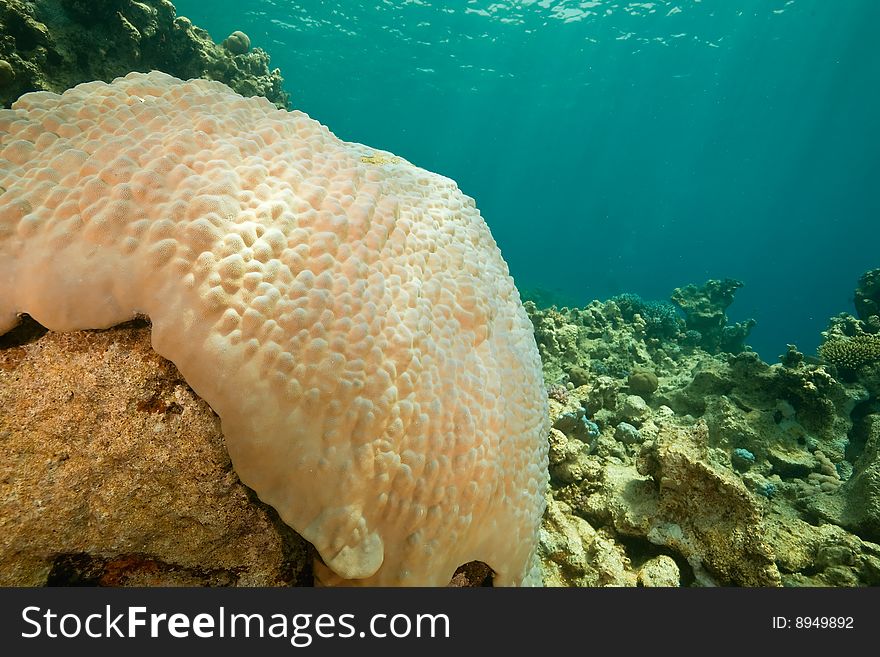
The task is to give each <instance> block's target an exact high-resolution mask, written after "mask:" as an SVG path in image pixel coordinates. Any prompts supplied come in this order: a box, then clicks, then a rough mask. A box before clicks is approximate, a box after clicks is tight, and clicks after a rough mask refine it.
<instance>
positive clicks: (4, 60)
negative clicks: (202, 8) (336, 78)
mask: <svg viewBox="0 0 880 657" xmlns="http://www.w3.org/2000/svg"><path fill="white" fill-rule="evenodd" d="M242 37H244V38H242ZM227 41H228V43H227V42H224V44H226V45H218V44H216V43H214V41H213V40H212V39H211V37H210V35H209V34H208V33H207V32H206V31H205V30H202V29H200V28H198V27H196V26H194V25H193V24H192V22H191V21H189V19H187V18H185V17H183V16H177V15H176V10H175V8H174V5H173V4H172V3H171V2H169V1H168V0H97V1H96V0H88V1H86V0H0V105H2V106H5V107H8V106H9V105H10V104H11V103H12V101H14V100H15V99H16V98H18V97H19V96H21V95H22V94H24V93H27V92H29V91H38V90H46V91H54V92H56V93H61V92H62V91H64V90H65V89H69V88H70V87H73V86H75V85H77V84H79V83H81V82H88V81H91V80H104V81H106V82H109V81H111V80H112V79H114V78H116V77H121V76H124V75H126V74H127V73H129V72H131V71H143V72H147V71H150V70H159V71H164V72H165V73H169V74H171V75H174V76H175V77H179V78H182V79H188V78H197V77H201V78H207V79H210V80H217V81H220V82H223V83H225V84H227V85H229V86H230V87H232V88H233V89H234V90H235V91H237V92H238V93H240V94H242V95H244V96H264V97H266V98H268V99H269V100H271V101H272V102H273V103H275V104H276V105H277V106H278V107H282V108H286V107H287V105H288V97H287V94H286V93H285V92H284V90H283V89H282V84H283V79H282V77H281V73H280V71H279V70H278V69H274V70H270V69H269V56H268V55H267V54H266V52H265V51H263V50H261V49H259V48H254V49H252V50H251V49H250V41H249V39H247V37H246V35H244V34H243V33H240V32H234V33H233V34H232V35H230V37H229V39H227Z"/></svg>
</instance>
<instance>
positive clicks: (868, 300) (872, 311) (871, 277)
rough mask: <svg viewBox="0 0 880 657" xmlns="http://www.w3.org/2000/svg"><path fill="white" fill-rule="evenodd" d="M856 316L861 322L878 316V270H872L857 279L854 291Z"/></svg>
mask: <svg viewBox="0 0 880 657" xmlns="http://www.w3.org/2000/svg"><path fill="white" fill-rule="evenodd" d="M855 305H856V314H857V315H858V316H859V319H860V320H862V321H863V322H867V321H868V319H869V318H870V317H871V316H880V269H872V270H871V271H867V272H865V273H864V274H862V275H861V276H860V277H859V284H858V287H857V288H856V291H855Z"/></svg>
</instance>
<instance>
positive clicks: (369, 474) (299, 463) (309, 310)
mask: <svg viewBox="0 0 880 657" xmlns="http://www.w3.org/2000/svg"><path fill="white" fill-rule="evenodd" d="M0 149H2V150H0V187H2V190H3V193H2V194H0V291H2V294H0V332H5V331H7V330H9V329H10V328H11V327H12V326H13V325H14V324H15V323H16V321H17V314H18V313H22V312H27V313H29V314H30V315H32V316H33V317H34V318H35V319H36V320H37V321H39V322H40V323H41V324H43V325H44V326H46V327H48V328H49V329H50V330H57V331H67V330H74V329H79V328H86V327H93V328H98V327H108V326H112V325H114V324H117V323H120V322H122V321H125V320H127V319H130V318H132V317H133V316H136V315H139V314H144V315H148V316H149V317H150V318H151V320H152V322H153V334H152V341H153V346H154V348H155V349H156V351H157V352H158V353H160V354H162V355H164V356H166V357H167V358H169V359H170V360H172V361H173V362H174V363H175V364H176V365H177V366H178V368H179V370H180V372H181V373H182V375H183V376H184V377H185V378H186V380H187V382H189V383H190V385H191V386H192V387H193V389H194V390H195V391H196V392H197V393H198V394H199V395H200V396H201V397H202V398H203V399H205V400H206V401H207V402H208V403H209V404H211V406H212V407H213V408H214V409H215V410H216V411H217V413H218V415H219V416H220V417H221V419H222V428H223V432H224V434H225V437H226V441H227V446H228V449H229V452H230V456H231V458H232V461H233V464H234V466H235V468H236V470H237V472H238V473H239V475H240V477H241V479H242V481H244V482H245V483H246V484H248V485H249V486H251V487H252V488H254V490H255V491H256V492H257V493H258V495H259V496H260V497H261V498H262V499H263V500H265V501H267V502H268V503H270V504H272V505H273V506H274V507H275V508H276V509H278V511H279V514H280V515H281V517H282V518H283V519H284V520H285V521H286V522H287V523H288V524H290V525H291V526H292V527H294V528H295V529H296V530H297V531H298V532H299V533H300V534H302V535H303V536H304V537H305V538H306V539H307V540H309V541H311V542H312V543H313V544H314V546H315V547H316V548H317V550H318V552H319V553H320V555H321V557H322V558H323V560H324V563H325V564H326V566H328V567H329V569H330V571H331V572H324V581H327V582H336V581H337V580H356V581H355V582H352V583H362V584H392V585H394V584H421V585H432V584H445V583H447V582H448V581H449V580H450V578H451V577H452V574H453V572H454V571H455V569H456V567H457V566H459V565H461V564H463V563H466V562H469V561H474V560H479V561H483V562H485V563H487V564H488V565H489V566H490V567H491V568H492V569H493V570H494V571H495V574H496V575H495V583H496V584H500V585H505V584H517V583H520V582H523V581H524V580H529V575H530V568H531V566H532V563H533V560H532V557H533V553H534V549H535V544H536V537H537V529H538V525H539V523H540V519H541V514H542V512H543V509H544V506H545V501H544V488H545V484H546V481H547V474H546V473H547V455H546V452H547V440H546V435H547V430H548V426H547V422H548V420H547V406H546V397H545V392H544V388H543V382H542V379H541V363H540V361H539V359H538V354H537V351H536V348H535V343H534V339H533V337H532V328H531V324H530V322H529V319H528V317H527V316H526V314H525V312H524V310H523V308H522V305H521V304H520V301H519V295H518V293H517V291H516V289H515V287H514V285H513V281H512V279H511V278H510V276H509V275H508V271H507V267H506V265H505V263H504V261H503V260H502V258H501V255H500V253H499V251H498V249H497V247H496V245H495V243H494V241H493V240H492V237H491V235H490V233H489V231H488V228H487V227H486V225H485V223H484V222H483V220H482V218H481V217H480V215H479V212H478V211H477V210H476V209H475V207H474V204H473V201H472V200H471V199H470V198H468V197H466V196H464V195H463V194H462V193H461V192H460V191H459V190H458V188H457V187H456V185H455V184H454V183H453V182H452V181H451V180H448V179H446V178H443V177H441V176H438V175H435V174H431V173H429V172H426V171H424V170H422V169H419V168H417V167H415V166H413V165H411V164H410V163H408V162H406V161H404V160H401V159H392V158H390V157H388V158H386V159H381V160H380V161H381V162H383V163H381V164H379V163H374V161H373V160H371V158H373V157H374V156H376V155H377V153H376V152H375V151H373V150H372V149H369V148H367V147H364V146H362V145H360V144H350V143H345V142H342V141H340V140H338V139H337V138H336V137H334V136H333V135H332V134H331V133H330V132H329V131H328V130H327V129H326V128H324V127H323V126H321V125H320V124H318V123H317V122H315V121H313V120H311V119H309V118H308V117H307V116H305V115H304V114H301V113H298V112H292V113H289V112H286V111H283V110H278V109H276V108H275V107H274V106H273V105H272V104H271V103H270V102H268V101H266V100H263V99H244V98H241V97H240V96H237V95H236V94H234V93H233V92H232V91H231V90H230V89H228V88H227V87H225V86H224V85H222V84H220V83H217V82H207V81H204V80H198V81H191V82H187V83H182V82H181V81H179V80H177V79H174V78H171V77H170V76H167V75H164V74H160V73H151V74H149V75H143V74H130V75H128V76H126V77H125V78H124V79H118V80H116V81H114V83H113V84H110V85H108V84H105V83H89V84H85V85H80V86H78V87H76V88H74V89H72V90H69V91H67V92H65V93H64V94H63V95H61V96H59V95H56V94H52V93H48V92H41V93H35V94H29V95H26V96H24V97H22V98H21V99H20V100H18V101H17V102H16V103H15V104H14V105H13V109H12V110H5V111H2V112H0ZM379 154H380V155H382V154H381V153H379ZM385 155H387V154H385ZM531 572H532V574H534V572H533V571H531Z"/></svg>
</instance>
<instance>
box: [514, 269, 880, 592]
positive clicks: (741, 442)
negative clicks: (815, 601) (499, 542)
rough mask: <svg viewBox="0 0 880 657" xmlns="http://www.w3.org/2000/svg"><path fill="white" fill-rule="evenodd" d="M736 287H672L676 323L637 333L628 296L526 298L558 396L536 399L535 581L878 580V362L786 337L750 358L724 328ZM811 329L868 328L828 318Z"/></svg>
mask: <svg viewBox="0 0 880 657" xmlns="http://www.w3.org/2000/svg"><path fill="white" fill-rule="evenodd" d="M863 279H864V277H863ZM738 287H739V284H738V283H737V282H736V281H730V280H728V281H726V282H725V281H710V282H709V283H707V284H706V285H705V286H702V287H697V286H693V285H691V286H686V287H683V288H679V289H678V290H676V292H674V293H673V299H675V300H677V302H678V304H679V306H680V307H681V308H682V310H683V312H684V313H685V316H686V319H685V320H684V322H682V324H683V325H681V326H679V328H678V330H676V331H673V330H663V331H658V330H656V329H655V330H649V329H648V323H647V322H646V321H645V319H644V316H643V315H642V312H641V311H642V310H643V309H644V307H643V305H640V304H643V303H644V302H642V301H641V300H640V299H639V298H638V297H636V296H635V295H620V296H618V297H614V298H612V299H610V300H608V301H605V302H599V301H594V302H592V303H590V304H589V305H588V306H586V307H585V308H555V307H552V308H538V307H537V306H536V305H535V304H531V303H527V304H526V308H527V310H528V312H529V314H530V316H531V319H532V323H533V325H534V327H535V335H536V339H537V341H538V344H539V350H540V352H541V355H542V358H543V361H544V362H543V368H544V376H545V379H546V381H547V383H548V385H550V384H552V385H555V386H559V387H562V389H565V391H566V397H565V403H564V404H554V403H553V402H551V403H550V409H551V421H552V422H553V426H554V429H553V430H552V431H551V439H550V463H551V465H550V474H551V490H550V497H551V500H552V502H551V505H550V507H549V510H548V517H547V518H545V527H544V531H543V532H542V545H541V552H540V553H541V555H542V558H543V559H544V571H545V579H546V583H548V584H551V585H585V584H589V585H596V584H615V585H634V584H635V585H643V586H646V585H650V584H651V583H654V584H656V583H658V582H665V583H666V584H670V583H671V584H672V585H715V584H722V585H740V586H777V585H784V586H820V585H821V586H828V585H831V586H836V585H845V586H853V585H876V584H880V546H878V545H877V544H876V542H877V541H880V531H878V530H880V454H878V446H880V403H878V391H880V385H878V379H880V377H878V369H880V368H877V367H875V366H874V364H873V361H872V362H866V363H863V364H862V365H861V366H860V367H859V368H857V369H855V370H850V369H845V368H842V367H839V365H840V363H838V364H835V363H833V362H830V361H831V358H829V357H828V355H827V349H828V347H824V348H823V349H820V355H824V356H825V357H824V358H823V359H822V360H819V359H816V358H810V357H806V356H804V354H802V353H801V352H799V351H798V350H797V347H796V346H794V345H789V347H788V349H787V351H786V353H785V354H783V355H782V356H781V357H780V362H779V363H776V364H767V363H765V362H763V361H762V360H761V359H760V358H759V357H758V356H757V354H755V353H753V352H751V351H748V350H743V345H742V340H741V338H742V336H744V335H746V334H747V331H746V330H745V329H743V328H738V329H736V330H735V331H734V333H735V334H736V335H737V338H736V339H733V340H729V339H725V337H724V329H725V328H729V326H728V322H727V319H726V316H725V311H726V309H727V307H728V306H729V304H730V302H731V301H732V299H733V293H734V291H735V290H736V289H737V288H738ZM679 321H680V320H679ZM750 325H751V323H749V326H748V328H750ZM653 326H655V327H656V326H658V323H657V322H654V323H653ZM667 326H670V324H667ZM740 326H742V325H740ZM697 327H699V328H697ZM696 331H699V336H695V335H694V332H696ZM824 337H825V340H826V343H825V344H826V345H827V344H828V343H830V342H832V343H837V342H843V341H846V342H849V341H854V340H858V341H865V342H868V341H871V340H873V339H874V338H875V337H876V331H873V329H872V324H870V323H869V322H867V321H862V320H859V319H857V318H855V317H852V316H850V315H841V316H839V317H837V318H833V319H832V321H831V325H830V327H829V330H828V331H826V332H825V333H824ZM871 344H873V343H871ZM823 352H824V353H823ZM838 373H840V374H846V376H838ZM585 420H589V421H590V422H592V423H593V424H595V426H596V427H597V428H598V433H597V434H596V435H590V434H589V433H588V432H587V431H586V430H585V429H584V426H585V425H584V421H585ZM551 513H552V516H551V515H549V514H551ZM554 531H558V532H561V533H562V534H563V536H562V537H560V536H559V535H558V534H554V533H553V532H554ZM563 545H564V546H565V547H566V549H569V550H571V552H570V553H569V554H570V555H571V556H570V557H567V556H565V555H564V550H563V549H562V546H563ZM598 546H602V549H601V551H600V550H599V549H598Z"/></svg>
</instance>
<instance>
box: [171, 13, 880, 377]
mask: <svg viewBox="0 0 880 657" xmlns="http://www.w3.org/2000/svg"><path fill="white" fill-rule="evenodd" d="M175 4H176V6H177V7H178V13H179V14H181V15H186V16H188V17H190V18H191V19H192V20H193V22H195V23H196V24H197V25H200V26H202V27H205V28H206V29H208V30H209V31H210V32H211V35H212V36H213V37H214V39H215V40H216V41H220V40H222V39H223V38H224V37H225V36H226V35H227V34H229V33H230V32H232V31H233V30H236V29H240V30H243V31H245V32H246V33H247V34H248V35H249V36H250V37H251V40H252V43H253V44H254V45H255V46H259V47H262V48H264V49H265V50H267V51H268V52H269V53H270V55H271V57H272V65H273V66H278V67H280V68H281V70H282V73H283V74H284V76H285V79H286V85H287V89H288V91H289V92H290V93H291V95H292V99H293V105H294V106H295V107H296V108H298V109H301V110H303V111H305V112H307V113H308V114H310V115H311V116H312V117H314V118H316V119H317V120H319V121H321V122H322V123H324V124H326V125H328V126H329V127H330V129H331V130H332V131H333V132H334V133H336V134H337V135H339V136H340V137H342V138H343V139H346V140H351V141H359V142H363V143H366V144H369V145H371V146H375V147H379V148H383V149H387V150H390V151H393V152H395V153H397V154H399V155H402V156H404V157H406V158H407V159H409V160H410V161H412V162H413V163H415V164H417V165H419V166H422V167H425V168H427V169H431V170H433V171H437V172H439V173H442V174H445V175H447V176H450V177H451V178H454V179H455V180H456V181H458V183H459V185H460V187H461V188H462V190H463V191H464V192H465V193H467V194H469V195H471V196H473V197H475V198H476V200H477V206H478V207H479V208H480V209H481V211H482V213H483V216H484V217H485V218H486V220H487V222H488V223H489V225H490V227H491V229H492V232H493V234H494V236H495V239H496V240H497V241H498V244H499V246H500V247H501V249H502V252H503V253H504V256H505V258H506V260H507V262H508V263H509V265H510V268H511V273H512V274H513V275H514V277H515V279H516V281H517V284H518V285H519V286H520V287H521V288H531V287H543V288H547V289H550V290H553V291H555V292H557V293H558V294H559V295H560V296H562V297H564V298H567V299H569V300H571V301H573V302H578V303H585V302H587V301H589V300H591V299H594V298H607V297H609V296H611V295H614V294H618V293H621V292H624V291H627V292H636V293H638V294H640V295H642V296H643V297H645V298H649V299H650V298H656V299H666V298H668V296H669V294H670V292H671V291H672V289H673V288H674V287H677V286H680V285H684V284H687V283H691V282H693V283H702V282H704V281H705V280H706V279H707V278H710V277H714V278H720V277H733V278H738V279H740V280H742V281H743V282H744V283H745V287H744V288H743V289H742V290H740V292H739V293H738V296H737V301H736V302H735V303H734V305H733V306H732V308H731V311H730V315H731V317H732V318H733V319H735V320H739V319H744V318H746V317H754V318H755V319H757V320H758V325H757V327H756V328H755V330H754V331H753V333H752V337H751V339H750V340H749V341H748V342H749V343H750V344H751V345H752V346H753V347H754V348H756V349H757V350H758V351H759V352H760V353H761V355H762V356H763V357H764V358H765V359H768V360H770V361H771V362H773V361H775V360H776V355H777V354H779V353H782V352H783V351H784V345H785V344H786V343H788V342H796V343H797V344H798V345H799V346H800V348H801V349H802V350H805V351H808V352H811V353H812V352H813V351H814V350H815V347H816V344H817V343H818V340H819V331H820V330H822V329H823V328H824V327H825V326H826V323H827V319H828V317H829V316H831V315H834V314H837V313H839V312H843V311H852V300H851V297H852V291H853V289H854V287H855V284H856V280H857V278H858V276H859V275H860V274H861V273H862V272H863V271H865V270H867V269H871V268H876V267H880V120H878V117H880V85H878V81H880V50H878V48H877V46H876V42H877V37H876V31H877V25H878V24H880V2H877V1H876V0H703V1H700V0H678V1H671V0H670V1H665V0H663V1H658V2H643V3H637V2H632V3H630V2H615V1H593V2H568V1H565V0H555V1H554V0H541V1H535V0H521V1H519V2H515V1H511V0H506V1H503V2H502V1H494V2H490V1H488V0H468V1H465V0H461V1H460V2H434V1H430V0H382V1H376V0H374V1H372V2H353V1H349V0H339V1H334V0H325V1H320V0H311V1H308V0H306V1H302V2H295V1H291V0H222V1H215V2H211V3H207V2H202V1H196V0H177V1H176V2H175Z"/></svg>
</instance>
